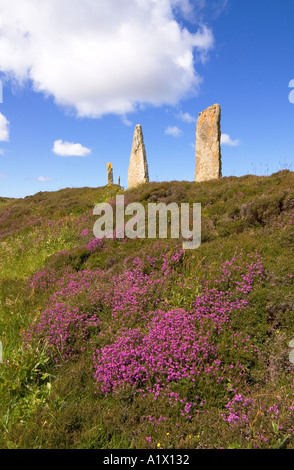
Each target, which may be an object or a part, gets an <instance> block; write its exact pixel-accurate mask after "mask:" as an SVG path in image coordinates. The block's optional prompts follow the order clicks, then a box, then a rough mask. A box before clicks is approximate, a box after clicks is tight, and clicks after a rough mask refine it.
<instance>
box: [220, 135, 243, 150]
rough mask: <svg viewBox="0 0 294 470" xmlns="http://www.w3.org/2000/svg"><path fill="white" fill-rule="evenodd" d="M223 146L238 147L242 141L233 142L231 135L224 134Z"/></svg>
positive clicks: (222, 137) (222, 138)
mask: <svg viewBox="0 0 294 470" xmlns="http://www.w3.org/2000/svg"><path fill="white" fill-rule="evenodd" d="M221 144H222V145H229V146H230V147H236V146H237V145H239V144H240V140H239V139H236V140H232V139H231V137H230V136H229V134H222V135H221Z"/></svg>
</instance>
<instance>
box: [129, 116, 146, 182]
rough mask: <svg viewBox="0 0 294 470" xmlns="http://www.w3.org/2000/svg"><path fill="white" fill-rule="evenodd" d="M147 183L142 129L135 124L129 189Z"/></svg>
mask: <svg viewBox="0 0 294 470" xmlns="http://www.w3.org/2000/svg"><path fill="white" fill-rule="evenodd" d="M148 181H149V174H148V164H147V159H146V150H145V145H144V140H143V133H142V127H141V125H140V124H137V125H136V127H135V132H134V137H133V146H132V152H131V158H130V164H129V172H128V184H129V188H133V187H135V186H138V185H139V184H141V183H146V182H148Z"/></svg>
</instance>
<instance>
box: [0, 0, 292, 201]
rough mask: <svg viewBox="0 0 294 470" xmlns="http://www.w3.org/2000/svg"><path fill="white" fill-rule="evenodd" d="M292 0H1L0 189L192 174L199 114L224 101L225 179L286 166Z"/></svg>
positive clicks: (14, 193) (22, 191)
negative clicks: (142, 158) (135, 146)
mask: <svg viewBox="0 0 294 470" xmlns="http://www.w3.org/2000/svg"><path fill="white" fill-rule="evenodd" d="M293 18H294V2H293V0H283V1H282V2H281V1H280V0H258V1H256V0H194V1H189V0H124V1H123V2H122V1H121V0H107V2H106V1H105V0H79V1H78V2H72V0H42V2H39V1H38V0H10V1H9V2H7V0H0V79H1V81H2V85H3V99H2V103H0V196H6V197H24V196H26V195H29V194H34V193H36V192H38V191H54V190H57V189H61V188H64V187H83V186H91V187H95V186H102V185H104V184H106V163H107V162H111V163H112V164H113V168H114V179H115V181H117V177H118V176H120V177H121V184H122V185H123V186H125V187H127V171H128V164H129V158H130V152H131V146H132V138H133V132H134V128H135V125H136V124H141V125H142V129H143V135H144V140H145V146H146V152H147V159H148V164H149V175H150V180H151V181H171V180H175V179H176V180H188V181H193V180H194V172H195V123H196V119H197V116H198V113H199V112H201V111H202V110H204V109H205V108H207V107H208V106H210V105H212V104H214V103H219V104H220V105H221V108H222V120H221V130H222V134H223V144H222V165H223V176H230V175H234V176H241V175H244V174H247V173H251V174H252V173H253V174H259V175H262V174H271V173H272V172H275V171H279V170H280V169H284V168H290V169H291V170H293V169H294V168H293V162H294V132H293V129H294V103H293V102H292V103H291V102H290V101H294V99H293V100H290V99H289V94H290V92H291V89H294V86H293V88H290V87H289V83H290V81H291V80H293V79H294V60H293V59H294V28H293Z"/></svg>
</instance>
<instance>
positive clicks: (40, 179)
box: [37, 176, 52, 181]
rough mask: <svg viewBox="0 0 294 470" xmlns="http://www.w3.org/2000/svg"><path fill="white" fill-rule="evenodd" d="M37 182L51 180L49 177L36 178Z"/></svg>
mask: <svg viewBox="0 0 294 470" xmlns="http://www.w3.org/2000/svg"><path fill="white" fill-rule="evenodd" d="M37 180H38V181H52V178H50V177H49V176H38V178H37Z"/></svg>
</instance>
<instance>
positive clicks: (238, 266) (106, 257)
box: [0, 170, 294, 449]
mask: <svg viewBox="0 0 294 470" xmlns="http://www.w3.org/2000/svg"><path fill="white" fill-rule="evenodd" d="M293 183H294V173H293V172H290V171H288V170H285V171H281V172H279V173H275V174H273V175H271V176H268V177H257V176H252V175H247V176H244V177H241V178H236V177H230V178H222V179H221V180H218V181H212V182H204V183H197V184H196V183H192V182H177V181H174V182H168V183H167V182H164V183H148V184H144V185H142V186H140V187H138V188H136V189H133V190H128V191H125V192H124V191H122V190H121V189H120V188H119V187H118V186H116V185H113V186H105V187H103V188H97V189H93V188H80V189H68V188H67V189H64V190H60V191H57V192H52V193H38V194H36V195H34V196H30V197H26V198H24V199H7V198H0V340H1V342H2V345H3V362H2V363H0V448H14V449H17V448H100V449H101V448H102V449H115V448H122V449H125V448H166V449H167V448H176V449H180V448H184V449H185V448H192V449H194V448H281V447H286V448H294V425H293V422H294V419H293V418H294V379H293V370H294V369H293V368H294V365H292V364H291V363H290V361H289V357H288V356H289V352H290V349H289V348H288V342H289V341H290V340H292V339H293V338H294V316H293V306H294V294H293V279H294V276H293V266H294V250H293V242H294V193H293V189H294V184H293ZM116 194H124V195H125V204H128V203H130V202H135V201H136V202H137V201H139V202H142V203H143V204H144V205H145V204H148V203H149V202H163V203H167V204H168V203H170V202H177V203H181V202H190V203H193V202H198V203H199V202H200V203H201V205H202V245H201V246H200V247H199V248H198V249H197V250H188V251H186V252H184V253H183V252H182V250H181V246H182V245H181V240H172V239H168V240H147V239H146V240H143V239H137V240H127V239H113V240H104V241H97V240H93V232H92V228H93V224H94V221H95V216H93V213H92V212H93V207H94V204H96V203H98V202H103V201H109V202H110V203H111V204H112V205H113V206H114V207H115V196H116Z"/></svg>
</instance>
